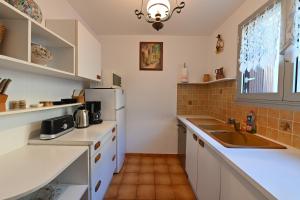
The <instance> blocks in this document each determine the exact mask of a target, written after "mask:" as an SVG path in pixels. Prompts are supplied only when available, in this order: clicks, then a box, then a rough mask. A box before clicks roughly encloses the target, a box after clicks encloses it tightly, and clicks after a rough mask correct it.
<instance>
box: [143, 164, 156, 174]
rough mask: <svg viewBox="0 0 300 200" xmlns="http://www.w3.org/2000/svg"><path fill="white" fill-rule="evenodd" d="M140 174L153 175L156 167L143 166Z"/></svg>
mask: <svg viewBox="0 0 300 200" xmlns="http://www.w3.org/2000/svg"><path fill="white" fill-rule="evenodd" d="M140 172H141V173H153V172H154V165H141V167H140Z"/></svg>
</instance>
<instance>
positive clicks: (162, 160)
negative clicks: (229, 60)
mask: <svg viewBox="0 0 300 200" xmlns="http://www.w3.org/2000/svg"><path fill="white" fill-rule="evenodd" d="M154 164H156V165H157V164H166V159H165V158H163V157H156V158H154Z"/></svg>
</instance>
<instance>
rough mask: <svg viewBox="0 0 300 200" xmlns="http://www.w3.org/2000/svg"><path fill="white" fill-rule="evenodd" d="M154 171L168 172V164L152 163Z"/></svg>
mask: <svg viewBox="0 0 300 200" xmlns="http://www.w3.org/2000/svg"><path fill="white" fill-rule="evenodd" d="M154 172H156V173H168V172H169V168H168V165H163V164H158V165H154Z"/></svg>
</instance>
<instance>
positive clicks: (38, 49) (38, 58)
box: [31, 43, 53, 65]
mask: <svg viewBox="0 0 300 200" xmlns="http://www.w3.org/2000/svg"><path fill="white" fill-rule="evenodd" d="M52 59H53V56H52V54H51V52H50V51H49V50H48V49H47V48H45V47H43V46H42V45H39V44H35V43H31V61H32V62H33V63H35V64H39V65H47V64H48V63H49V62H50V61H51V60H52Z"/></svg>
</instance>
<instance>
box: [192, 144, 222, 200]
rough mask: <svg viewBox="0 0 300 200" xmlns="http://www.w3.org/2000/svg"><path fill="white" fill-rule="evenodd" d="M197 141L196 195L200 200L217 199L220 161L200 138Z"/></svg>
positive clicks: (218, 197)
mask: <svg viewBox="0 0 300 200" xmlns="http://www.w3.org/2000/svg"><path fill="white" fill-rule="evenodd" d="M198 143H199V145H198V180H197V197H198V199H200V200H219V199H220V176H221V174H220V173H221V165H220V161H219V159H218V158H217V157H216V156H215V155H214V154H213V152H212V151H211V150H210V149H208V148H207V147H206V145H205V143H204V142H203V141H202V140H201V139H199V140H198Z"/></svg>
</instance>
